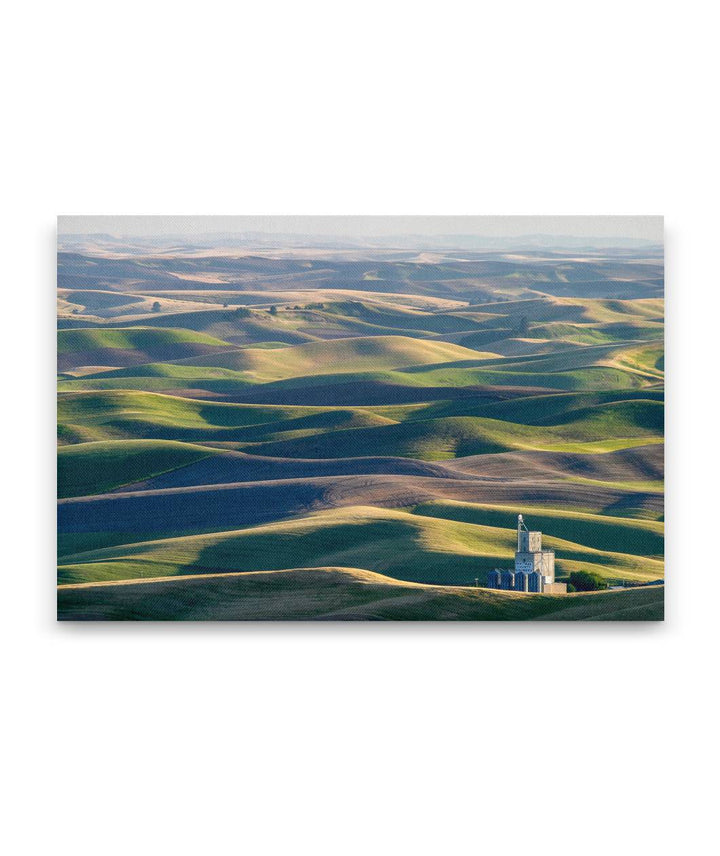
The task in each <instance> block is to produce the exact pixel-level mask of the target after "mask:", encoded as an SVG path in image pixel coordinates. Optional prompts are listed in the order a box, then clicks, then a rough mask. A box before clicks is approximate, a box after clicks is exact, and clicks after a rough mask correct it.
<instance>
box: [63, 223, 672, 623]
mask: <svg viewBox="0 0 720 856" xmlns="http://www.w3.org/2000/svg"><path fill="white" fill-rule="evenodd" d="M663 265H664V258H663V223H662V218H660V217H403V216H397V217H241V216H238V217H216V218H213V217H107V216H103V217H82V216H73V217H60V218H59V220H58V266H57V362H58V392H57V422H58V426H57V427H58V456H57V463H58V514H57V525H58V587H57V597H58V600H57V603H58V618H59V619H61V620H76V621H79V620H91V621H98V620H102V621H108V620H109V621H115V620H153V621H176V620H207V621H217V620H254V621H258V620H259V621H264V620H292V621H298V620H357V621H361V620H386V621H387V620H391V621H407V620H415V621H456V620H463V621H497V620H503V621H508V620H509V621H521V620H522V621H525V620H549V621H596V620H611V621H612V620H625V621H655V620H660V619H662V617H663V604H664V583H663V580H664V564H663V543H664V542H663V528H664V511H663V455H664V445H663V426H664V410H663V392H664V356H663V353H664V352H663V345H664V308H663V306H664V304H663V295H664V285H663Z"/></svg>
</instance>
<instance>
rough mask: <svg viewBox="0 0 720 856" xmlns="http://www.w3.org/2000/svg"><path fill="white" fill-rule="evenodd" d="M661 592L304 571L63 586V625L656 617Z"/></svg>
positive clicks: (355, 571)
mask: <svg viewBox="0 0 720 856" xmlns="http://www.w3.org/2000/svg"><path fill="white" fill-rule="evenodd" d="M662 617H663V588H662V586H651V587H647V588H636V589H630V590H627V591H617V592H603V593H600V594H596V593H588V594H577V595H572V596H570V597H564V598H562V597H553V596H546V595H515V594H511V593H507V594H506V593H501V592H494V591H489V590H487V589H486V590H483V589H474V588H457V587H450V586H423V585H417V584H414V583H403V582H399V581H397V580H393V579H390V578H388V577H384V576H382V575H380V574H374V573H371V572H368V571H363V570H360V569H356V568H333V567H328V568H307V569H288V570H279V571H271V572H262V571H261V572H249V573H244V574H219V575H204V576H200V575H198V576H191V577H175V578H165V579H159V580H152V581H151V580H144V581H136V582H130V583H109V584H106V583H99V584H90V585H77V586H72V585H71V586H61V587H60V588H59V589H58V618H60V619H61V620H65V621H117V620H126V621H127V620H140V621H232V620H243V621H255V620H259V621H268V620H269V621H274V620H286V621H287V620H306V619H326V620H351V619H360V620H370V621H372V620H382V619H384V620H396V621H400V620H415V621H431V620H457V621H476V620H484V621H526V620H533V619H535V620H538V619H541V620H561V621H572V620H580V619H584V620H591V621H593V620H597V621H603V620H606V621H607V620H610V621H623V620H626V621H637V620H656V621H657V620H661V619H662Z"/></svg>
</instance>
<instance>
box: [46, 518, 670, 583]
mask: <svg viewBox="0 0 720 856" xmlns="http://www.w3.org/2000/svg"><path fill="white" fill-rule="evenodd" d="M513 534H514V533H513V531H512V530H507V529H502V528H499V527H493V526H482V525H476V524H470V523H464V522H457V521H453V520H447V519H436V518H431V517H424V516H420V515H414V514H409V513H407V512H403V511H393V510H389V509H379V508H375V507H372V506H356V507H347V508H342V509H333V510H329V511H322V512H318V513H315V514H309V515H307V516H304V517H300V518H296V519H291V520H284V521H279V522H276V523H270V524H265V525H261V526H255V527H249V528H247V529H242V530H236V531H231V532H219V533H212V534H207V535H194V536H188V537H180V538H168V539H164V540H158V541H151V542H144V543H139V544H126V545H123V546H118V547H111V548H107V549H101V550H93V551H89V552H86V553H82V554H78V555H75V556H69V557H66V558H65V559H63V563H62V564H61V565H60V566H59V568H58V574H59V582H61V583H80V582H98V581H111V580H127V579H138V578H143V577H145V578H150V577H167V576H176V575H179V574H188V573H218V572H234V571H256V570H282V569H283V568H287V567H290V566H292V567H303V566H304V567H317V566H338V565H339V566H343V567H359V568H365V569H366V570H370V571H374V572H376V573H382V574H385V575H387V576H391V577H393V578H395V579H401V580H408V581H413V582H422V583H433V584H460V585H467V584H471V583H472V581H473V580H474V579H475V577H477V576H480V577H483V576H484V574H485V573H486V571H487V570H489V569H491V568H492V567H495V566H496V565H497V564H498V563H509V562H511V561H512V557H513V555H514V553H513V549H514V538H513ZM553 546H555V547H556V549H557V550H558V554H559V555H558V558H557V560H556V562H557V566H558V569H559V571H560V572H567V573H569V572H570V571H571V570H593V571H594V572H598V573H601V574H602V575H603V576H606V577H608V578H623V579H628V580H634V581H649V580H655V579H659V578H661V577H662V574H663V566H662V562H660V561H657V560H653V559H648V558H645V557H642V556H633V555H629V554H622V553H617V552H609V551H600V550H596V549H593V548H590V547H586V546H584V545H581V544H574V543H571V542H568V541H564V540H559V539H555V540H554V542H553ZM561 552H562V555H560V553H561Z"/></svg>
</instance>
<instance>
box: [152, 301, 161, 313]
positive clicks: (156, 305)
mask: <svg viewBox="0 0 720 856" xmlns="http://www.w3.org/2000/svg"><path fill="white" fill-rule="evenodd" d="M152 311H153V312H159V311H160V301H159V300H156V301H155V303H153V305H152Z"/></svg>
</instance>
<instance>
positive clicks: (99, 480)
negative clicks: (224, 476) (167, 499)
mask: <svg viewBox="0 0 720 856" xmlns="http://www.w3.org/2000/svg"><path fill="white" fill-rule="evenodd" d="M214 454H217V449H210V448H207V447H204V446H195V445H191V444H190V443H177V442H173V441H168V440H129V441H115V442H98V443H80V444H77V445H74V446H63V447H61V448H60V449H58V456H57V470H58V498H59V499H64V498H65V497H71V496H87V495H89V494H97V493H105V492H106V491H109V490H112V489H114V488H116V487H120V486H121V485H125V484H132V483H133V482H137V481H141V480H142V479H147V478H151V477H152V476H157V475H160V474H161V473H167V472H170V471H171V470H175V469H178V468H179V467H183V466H186V465H187V464H192V463H194V462H195V461H199V460H202V459H203V458H207V457H209V456H211V455H214Z"/></svg>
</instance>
